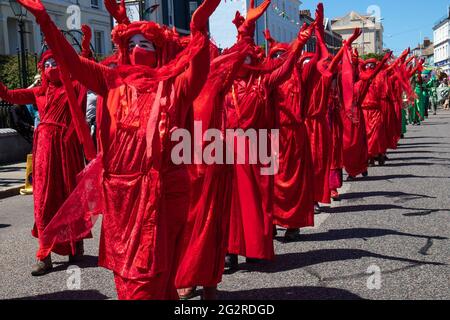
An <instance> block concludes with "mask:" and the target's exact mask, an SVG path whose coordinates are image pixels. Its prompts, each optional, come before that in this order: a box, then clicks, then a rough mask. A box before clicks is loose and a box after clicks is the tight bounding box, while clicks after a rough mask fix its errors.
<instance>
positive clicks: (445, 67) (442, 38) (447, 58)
mask: <svg viewBox="0 0 450 320" xmlns="http://www.w3.org/2000/svg"><path fill="white" fill-rule="evenodd" d="M448 11H449V12H448V14H447V15H446V16H445V17H443V18H442V19H441V20H439V21H438V22H437V23H436V24H435V26H434V27H433V40H434V65H435V66H436V67H438V68H440V69H442V71H444V72H445V73H449V71H450V51H449V50H450V7H449V9H448Z"/></svg>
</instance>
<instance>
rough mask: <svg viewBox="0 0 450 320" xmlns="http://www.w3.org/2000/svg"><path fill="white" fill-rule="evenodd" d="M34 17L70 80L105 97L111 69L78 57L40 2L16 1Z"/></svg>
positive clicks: (34, 0)
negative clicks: (107, 79)
mask: <svg viewBox="0 0 450 320" xmlns="http://www.w3.org/2000/svg"><path fill="white" fill-rule="evenodd" d="M18 2H20V3H21V4H22V6H24V7H25V8H26V9H27V10H28V11H30V12H31V13H32V14H33V15H34V16H35V17H36V22H37V23H38V24H39V25H40V27H41V31H42V32H43V33H44V35H45V40H46V42H47V44H48V46H49V47H50V49H51V50H52V52H53V54H54V55H55V59H56V61H57V63H58V64H59V65H60V66H62V67H63V69H65V70H68V72H69V73H70V75H71V76H72V79H74V80H78V81H79V82H80V83H82V84H83V85H84V86H86V87H87V88H89V89H91V90H92V91H94V92H96V93H97V94H100V95H106V93H107V90H108V88H107V85H106V80H105V79H106V76H107V74H108V73H109V72H112V70H111V69H109V68H107V67H106V66H102V65H100V64H97V63H95V62H93V61H90V60H88V59H85V58H82V57H79V56H78V54H77V52H76V51H75V49H74V48H73V47H72V46H71V45H70V43H69V42H68V41H67V40H66V38H65V37H64V35H63V34H62V33H61V32H60V31H59V30H58V28H57V27H56V25H55V24H54V23H53V21H52V20H51V18H50V16H49V15H48V13H47V11H46V10H45V7H44V5H43V4H42V2H41V0H18Z"/></svg>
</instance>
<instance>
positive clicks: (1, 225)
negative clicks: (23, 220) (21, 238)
mask: <svg viewBox="0 0 450 320" xmlns="http://www.w3.org/2000/svg"><path fill="white" fill-rule="evenodd" d="M8 227H11V225H10V224H2V223H0V229H3V228H8Z"/></svg>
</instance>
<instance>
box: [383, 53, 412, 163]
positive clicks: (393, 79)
mask: <svg viewBox="0 0 450 320" xmlns="http://www.w3.org/2000/svg"><path fill="white" fill-rule="evenodd" d="M408 54H409V49H407V50H405V51H404V52H403V53H402V54H401V55H400V56H399V57H398V58H397V60H395V61H394V62H393V63H392V64H391V65H390V66H387V65H386V66H385V70H383V71H382V72H381V73H380V76H381V79H382V80H383V81H382V92H383V96H382V99H381V112H382V113H383V119H384V122H385V130H386V132H385V135H386V139H387V148H388V149H397V144H398V141H399V140H400V136H401V124H402V118H401V109H402V104H403V97H402V93H403V90H402V84H401V82H400V81H399V78H398V73H397V69H398V66H399V65H401V64H403V63H404V61H405V59H406V57H407V55H408ZM385 159H387V157H386V156H385V157H384V159H381V160H382V162H383V160H385Z"/></svg>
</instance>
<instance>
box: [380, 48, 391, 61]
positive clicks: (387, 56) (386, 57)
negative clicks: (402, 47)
mask: <svg viewBox="0 0 450 320" xmlns="http://www.w3.org/2000/svg"><path fill="white" fill-rule="evenodd" d="M392 53H393V52H392V51H389V52H387V53H386V54H385V55H384V57H383V60H381V63H383V64H384V63H386V62H388V60H389V59H391V57H392Z"/></svg>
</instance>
